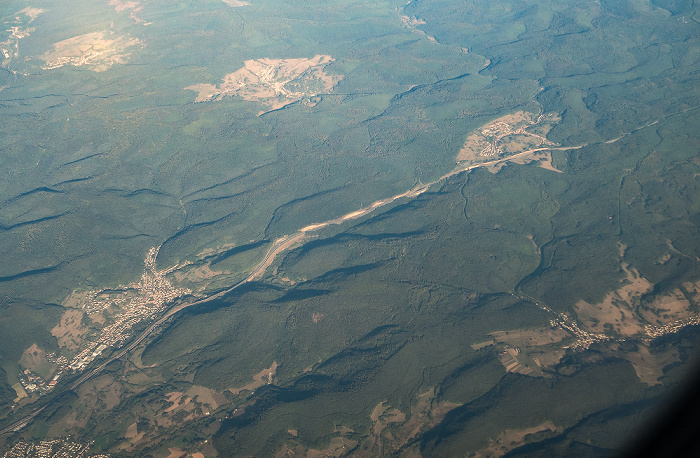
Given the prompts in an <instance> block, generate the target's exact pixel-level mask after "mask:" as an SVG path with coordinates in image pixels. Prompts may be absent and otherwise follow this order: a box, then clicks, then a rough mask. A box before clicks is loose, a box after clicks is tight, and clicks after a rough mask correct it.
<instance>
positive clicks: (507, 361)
mask: <svg viewBox="0 0 700 458" xmlns="http://www.w3.org/2000/svg"><path fill="white" fill-rule="evenodd" d="M521 358H522V356H520V350H519V349H517V348H506V349H505V350H503V351H502V352H501V353H500V354H499V355H498V359H499V360H500V361H501V364H503V367H505V369H506V371H507V372H513V373H515V374H522V375H529V374H530V373H531V372H532V368H530V367H528V366H527V365H525V364H522V363H521V361H520V359H521Z"/></svg>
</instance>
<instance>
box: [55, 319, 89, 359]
mask: <svg viewBox="0 0 700 458" xmlns="http://www.w3.org/2000/svg"><path fill="white" fill-rule="evenodd" d="M82 319H83V312H81V311H80V310H75V309H67V310H66V311H65V312H63V316H61V321H59V323H58V324H57V325H56V326H55V327H54V328H53V329H52V330H51V335H53V336H54V337H56V339H57V340H58V345H59V346H61V347H66V348H67V349H69V350H70V351H72V352H75V351H77V350H78V349H79V348H80V345H81V344H82V343H83V337H84V336H85V333H86V332H87V329H85V327H84V326H83V325H82V323H81V321H82Z"/></svg>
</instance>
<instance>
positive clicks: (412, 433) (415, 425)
mask: <svg viewBox="0 0 700 458" xmlns="http://www.w3.org/2000/svg"><path fill="white" fill-rule="evenodd" d="M459 405H460V404H456V403H452V402H447V401H438V400H437V395H436V392H435V389H431V390H429V391H427V392H425V393H423V394H421V395H420V396H418V397H417V399H416V400H415V402H414V403H413V405H412V406H411V412H410V414H409V415H407V414H406V413H404V412H402V411H400V410H399V409H396V408H394V407H392V406H390V405H389V404H388V403H387V402H386V401H382V402H380V403H378V404H377V405H376V406H375V407H374V409H372V412H371V413H370V419H371V420H372V426H371V427H370V430H369V431H368V433H367V435H366V436H365V437H363V438H362V439H361V440H360V441H359V442H358V441H355V440H351V439H350V438H349V437H348V436H349V435H351V434H356V431H353V430H352V429H350V428H347V427H345V426H339V425H336V426H335V428H334V434H335V436H334V437H332V438H331V440H330V444H329V446H328V447H326V448H325V449H322V450H313V449H308V448H307V447H304V446H303V445H302V444H301V443H300V442H299V440H298V439H297V434H298V433H297V431H296V430H289V431H288V433H289V436H290V437H289V439H288V440H287V441H286V443H285V444H284V446H283V447H282V448H281V449H280V450H279V451H278V452H277V453H276V455H275V456H276V457H279V458H281V457H290V456H298V457H301V456H304V457H307V456H314V457H321V456H348V455H351V456H355V457H374V456H385V455H397V454H398V453H399V450H401V456H403V457H411V456H416V457H419V456H421V453H420V449H419V446H417V445H414V446H408V444H409V443H410V442H411V441H412V440H413V439H415V438H416V437H418V435H419V434H420V433H422V432H424V431H427V430H428V429H430V428H432V427H434V426H435V425H437V424H438V423H440V422H441V421H442V420H443V418H444V417H445V415H446V414H447V412H449V411H450V410H452V409H454V408H455V407H458V406H459Z"/></svg>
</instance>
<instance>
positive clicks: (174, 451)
mask: <svg viewBox="0 0 700 458" xmlns="http://www.w3.org/2000/svg"><path fill="white" fill-rule="evenodd" d="M168 451H169V452H170V455H168V458H184V457H186V456H187V452H186V451H184V450H182V449H181V448H176V447H169V448H168Z"/></svg>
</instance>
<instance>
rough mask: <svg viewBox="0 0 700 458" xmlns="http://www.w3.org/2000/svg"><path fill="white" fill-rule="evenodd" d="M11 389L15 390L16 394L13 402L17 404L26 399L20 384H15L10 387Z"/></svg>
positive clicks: (25, 393)
mask: <svg viewBox="0 0 700 458" xmlns="http://www.w3.org/2000/svg"><path fill="white" fill-rule="evenodd" d="M12 389H13V390H15V393H17V397H16V398H15V400H14V402H17V401H19V400H20V399H24V398H26V397H27V392H26V391H24V387H23V386H22V384H21V383H19V382H17V383H15V384H14V385H12Z"/></svg>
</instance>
